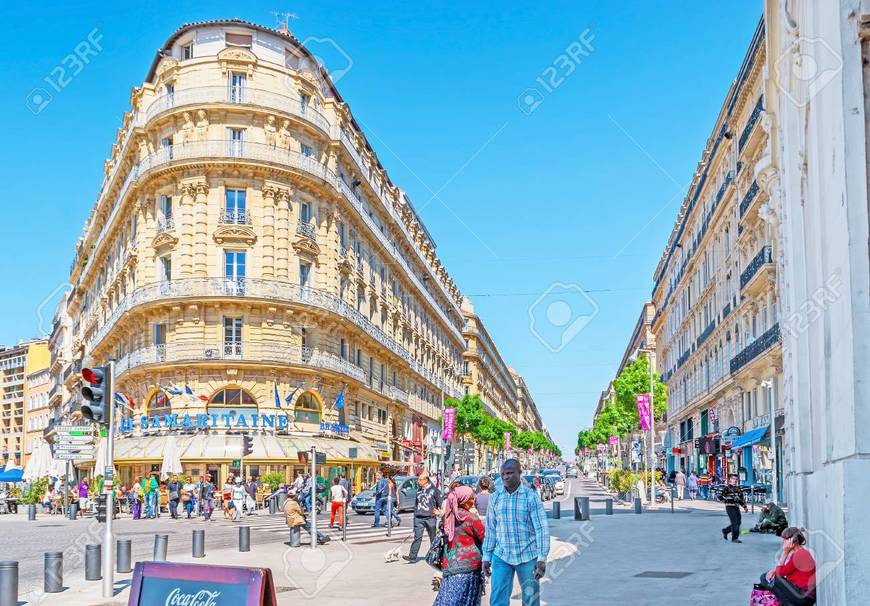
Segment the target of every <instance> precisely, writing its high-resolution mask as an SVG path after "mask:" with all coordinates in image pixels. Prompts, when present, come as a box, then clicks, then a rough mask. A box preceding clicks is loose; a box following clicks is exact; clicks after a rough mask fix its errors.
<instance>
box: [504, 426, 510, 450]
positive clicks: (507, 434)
mask: <svg viewBox="0 0 870 606" xmlns="http://www.w3.org/2000/svg"><path fill="white" fill-rule="evenodd" d="M510 450H511V432H509V431H506V432H504V451H505V452H510Z"/></svg>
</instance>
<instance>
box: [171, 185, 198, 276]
mask: <svg viewBox="0 0 870 606" xmlns="http://www.w3.org/2000/svg"><path fill="white" fill-rule="evenodd" d="M180 189H181V202H180V206H181V224H180V225H176V226H175V229H176V232H177V233H178V237H179V239H180V241H181V242H180V246H179V257H180V259H179V260H180V263H179V266H180V269H181V271H180V272H179V276H180V277H182V278H189V277H191V276H192V275H193V242H194V222H193V207H194V198H195V197H196V184H195V183H182V184H181V188H180Z"/></svg>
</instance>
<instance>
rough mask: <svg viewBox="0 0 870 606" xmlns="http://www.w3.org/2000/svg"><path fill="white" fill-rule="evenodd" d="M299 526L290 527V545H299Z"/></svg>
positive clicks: (300, 539)
mask: <svg viewBox="0 0 870 606" xmlns="http://www.w3.org/2000/svg"><path fill="white" fill-rule="evenodd" d="M301 528H302V527H301V526H294V527H293V528H291V529H290V547H299V545H300V543H301V542H302V530H300V529H301Z"/></svg>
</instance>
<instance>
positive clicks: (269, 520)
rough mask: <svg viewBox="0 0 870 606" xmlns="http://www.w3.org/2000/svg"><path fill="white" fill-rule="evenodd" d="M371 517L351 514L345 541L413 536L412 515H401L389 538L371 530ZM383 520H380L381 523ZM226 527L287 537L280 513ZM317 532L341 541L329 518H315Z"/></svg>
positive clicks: (251, 517)
mask: <svg viewBox="0 0 870 606" xmlns="http://www.w3.org/2000/svg"><path fill="white" fill-rule="evenodd" d="M373 521H374V517H373V516H359V515H356V514H352V515H350V516H349V517H348V521H347V522H348V523H347V541H348V542H349V543H351V542H369V541H377V540H378V539H383V540H384V541H386V540H395V539H404V538H407V537H408V536H409V535H411V534H413V524H414V514H413V513H409V514H404V515H402V523H401V524H400V525H399V526H394V527H393V529H392V532H391V533H390V535H391V536H390V537H389V539H388V537H387V529H386V528H372V522H373ZM383 522H384V518H383V517H382V518H381V523H383ZM227 524H228V525H231V524H232V525H237V524H242V525H245V526H249V527H250V528H251V531H252V532H266V533H272V534H279V535H283V536H287V535H288V533H289V528H287V523H286V521H285V519H284V515H283V514H281V513H276V514H274V515H273V514H268V513H258V514H256V515H253V516H250V517H242V520H241V521H240V522H238V523H236V524H233V523H232V522H228V523H227ZM317 531H318V532H322V533H325V534H327V535H329V536H330V537H331V538H332V540H333V541H340V540H341V529H340V528H339V527H338V526H337V525H336V526H335V527H334V528H329V516H328V515H327V516H323V515H322V514H321V515H320V516H318V517H317ZM303 540H305V539H304V537H303Z"/></svg>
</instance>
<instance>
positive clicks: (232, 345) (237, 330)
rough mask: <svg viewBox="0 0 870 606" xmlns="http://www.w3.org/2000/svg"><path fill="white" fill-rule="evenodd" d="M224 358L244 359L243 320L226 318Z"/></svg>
mask: <svg viewBox="0 0 870 606" xmlns="http://www.w3.org/2000/svg"><path fill="white" fill-rule="evenodd" d="M224 357H226V358H241V357H242V319H241V318H224Z"/></svg>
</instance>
